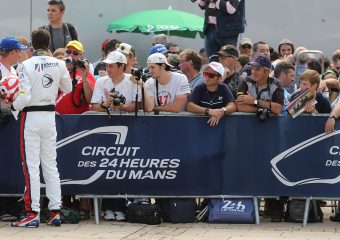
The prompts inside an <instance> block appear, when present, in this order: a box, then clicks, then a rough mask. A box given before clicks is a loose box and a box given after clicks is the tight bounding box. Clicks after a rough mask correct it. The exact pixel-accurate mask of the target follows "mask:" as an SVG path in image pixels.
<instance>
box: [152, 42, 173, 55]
mask: <svg viewBox="0 0 340 240" xmlns="http://www.w3.org/2000/svg"><path fill="white" fill-rule="evenodd" d="M167 52H169V50H168V49H167V48H166V47H165V46H164V45H163V44H156V45H155V46H153V47H152V48H151V50H150V53H149V55H151V54H154V53H161V54H166V53H167Z"/></svg>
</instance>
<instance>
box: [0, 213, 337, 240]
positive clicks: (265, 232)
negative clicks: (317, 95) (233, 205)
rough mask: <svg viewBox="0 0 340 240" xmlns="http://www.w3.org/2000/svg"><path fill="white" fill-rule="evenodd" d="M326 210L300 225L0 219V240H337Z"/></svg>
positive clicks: (265, 221)
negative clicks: (32, 223) (56, 223)
mask: <svg viewBox="0 0 340 240" xmlns="http://www.w3.org/2000/svg"><path fill="white" fill-rule="evenodd" d="M329 216H330V213H329V214H326V216H325V221H324V222H323V223H311V224H308V225H307V226H306V227H302V226H301V224H297V223H271V222H269V219H261V224H260V225H255V224H207V223H196V224H169V223H162V224H161V225H157V226H150V225H144V224H131V223H125V222H105V221H101V222H100V224H99V225H95V224H94V221H93V220H89V221H81V222H80V223H79V224H64V225H62V226H61V227H50V226H47V225H46V224H41V225H40V226H39V228H37V229H26V228H13V227H11V226H10V224H9V223H4V222H0V240H47V239H52V240H53V239H60V240H71V239H72V240H75V239H80V240H82V239H104V240H105V239H107V240H109V239H110V240H112V239H124V240H137V239H138V240H210V239H213V240H219V239H223V240H250V239H251V240H257V239H261V240H267V239H268V240H276V239H294V240H340V223H333V222H330V221H329Z"/></svg>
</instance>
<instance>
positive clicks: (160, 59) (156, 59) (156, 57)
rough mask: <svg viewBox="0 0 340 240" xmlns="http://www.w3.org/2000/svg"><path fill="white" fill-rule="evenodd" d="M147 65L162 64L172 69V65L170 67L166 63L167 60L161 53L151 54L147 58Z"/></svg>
mask: <svg viewBox="0 0 340 240" xmlns="http://www.w3.org/2000/svg"><path fill="white" fill-rule="evenodd" d="M147 63H164V64H166V65H168V66H169V67H173V66H172V65H170V64H169V63H168V60H167V59H166V57H165V56H164V55H163V54H161V53H154V54H151V55H150V56H149V57H148V61H147Z"/></svg>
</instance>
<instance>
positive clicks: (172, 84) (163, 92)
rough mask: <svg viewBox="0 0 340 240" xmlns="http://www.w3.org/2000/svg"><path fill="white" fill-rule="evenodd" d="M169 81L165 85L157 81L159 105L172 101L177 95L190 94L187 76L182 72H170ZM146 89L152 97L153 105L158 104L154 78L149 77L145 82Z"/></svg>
mask: <svg viewBox="0 0 340 240" xmlns="http://www.w3.org/2000/svg"><path fill="white" fill-rule="evenodd" d="M170 74H171V77H170V81H169V82H168V83H167V84H166V85H162V84H160V83H158V98H159V102H160V105H168V104H170V103H173V101H174V100H175V97H176V96H177V95H183V94H190V86H189V82H188V79H187V77H186V76H185V75H184V74H181V73H176V72H170ZM145 87H146V90H147V91H148V94H149V96H151V97H154V101H155V105H156V106H158V103H157V99H156V97H155V96H157V88H156V80H155V79H154V78H150V79H148V80H147V81H146V82H145Z"/></svg>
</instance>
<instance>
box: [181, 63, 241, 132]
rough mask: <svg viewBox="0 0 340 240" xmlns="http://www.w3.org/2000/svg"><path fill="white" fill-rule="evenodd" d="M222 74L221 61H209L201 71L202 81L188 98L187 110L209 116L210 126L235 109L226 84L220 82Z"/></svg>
mask: <svg viewBox="0 0 340 240" xmlns="http://www.w3.org/2000/svg"><path fill="white" fill-rule="evenodd" d="M223 74H224V67H223V65H222V64H221V63H218V62H211V63H209V65H208V66H207V68H206V69H205V70H204V72H203V76H204V78H205V81H204V83H201V84H199V85H197V86H196V87H195V88H194V89H193V91H192V93H191V94H190V97H189V99H188V105H187V111H188V112H192V113H196V114H205V115H207V116H211V117H210V118H209V120H208V122H207V123H208V124H209V125H210V126H215V125H217V124H218V123H219V121H220V119H221V118H222V117H223V116H224V115H227V114H231V113H233V112H235V111H236V104H235V102H234V101H235V100H234V97H233V95H232V93H231V92H230V90H229V88H228V87H227V85H225V84H222V83H220V82H221V80H222V77H223Z"/></svg>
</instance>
